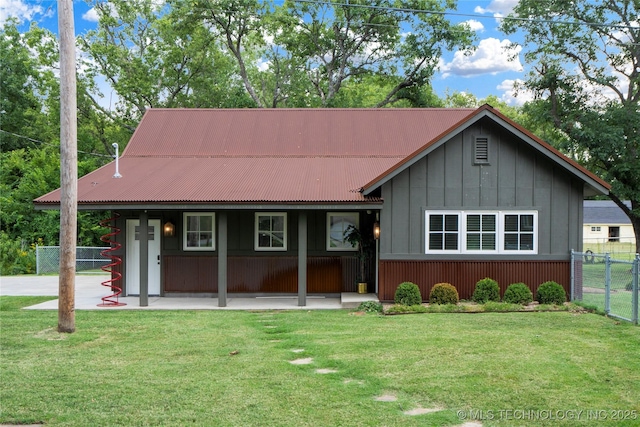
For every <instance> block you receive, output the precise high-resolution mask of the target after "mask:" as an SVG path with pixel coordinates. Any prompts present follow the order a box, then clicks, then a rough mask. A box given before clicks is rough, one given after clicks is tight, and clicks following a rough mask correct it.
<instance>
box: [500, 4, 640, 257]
mask: <svg viewBox="0 0 640 427" xmlns="http://www.w3.org/2000/svg"><path fill="white" fill-rule="evenodd" d="M639 14H640V3H638V1H637V0H604V1H599V2H593V1H588V0H575V1H568V0H520V2H519V3H518V5H517V6H516V7H515V8H514V10H513V13H512V14H511V15H510V16H509V17H507V19H505V20H504V21H503V24H502V28H503V30H504V31H505V32H507V33H508V34H510V33H514V32H516V31H519V30H523V31H524V32H525V47H526V48H527V51H526V53H525V59H526V61H527V62H528V63H531V64H534V65H533V66H532V70H531V72H530V74H529V76H528V78H527V81H526V82H525V86H526V87H527V88H528V89H530V90H532V91H533V92H534V93H535V94H536V97H537V98H536V101H535V102H534V103H532V104H531V105H530V106H528V110H527V111H528V112H529V114H530V115H532V116H533V115H535V117H536V119H537V120H538V121H539V122H545V121H546V122H550V123H553V125H554V126H555V128H556V129H557V130H558V131H559V136H560V138H558V141H556V142H557V144H558V145H559V147H560V148H561V149H562V150H564V151H565V152H567V153H569V155H571V156H572V157H574V158H575V159H576V160H578V161H579V162H581V163H582V164H584V165H585V166H587V167H588V168H590V169H591V170H593V171H595V172H596V173H597V174H599V175H600V176H601V177H602V178H603V179H605V180H607V181H608V182H610V183H611V185H612V188H611V192H610V194H609V197H611V199H612V200H613V201H614V202H615V203H616V204H617V205H618V206H619V207H620V209H622V210H623V211H624V213H625V214H626V215H627V216H628V217H629V218H630V220H631V223H632V224H633V227H634V232H635V237H636V252H640V185H639V184H638V183H640V104H639V103H640V49H638V46H640V23H639V22H638V16H639ZM509 18H525V19H509ZM624 200H630V201H631V208H629V207H627V206H626V205H625V204H624V203H623V201H624Z"/></svg>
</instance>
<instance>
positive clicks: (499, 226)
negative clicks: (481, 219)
mask: <svg viewBox="0 0 640 427" xmlns="http://www.w3.org/2000/svg"><path fill="white" fill-rule="evenodd" d="M460 214H461V215H462V227H461V229H462V231H463V233H464V237H461V238H460V240H462V245H461V246H459V247H460V253H463V254H475V255H486V254H497V253H500V245H501V244H502V234H501V232H502V224H501V219H500V218H501V217H502V216H501V215H500V211H461V212H460ZM469 215H495V216H496V231H495V233H496V249H492V250H490V249H486V250H481V249H477V250H473V249H467V216H469ZM474 233H475V232H474ZM480 233H482V231H480Z"/></svg>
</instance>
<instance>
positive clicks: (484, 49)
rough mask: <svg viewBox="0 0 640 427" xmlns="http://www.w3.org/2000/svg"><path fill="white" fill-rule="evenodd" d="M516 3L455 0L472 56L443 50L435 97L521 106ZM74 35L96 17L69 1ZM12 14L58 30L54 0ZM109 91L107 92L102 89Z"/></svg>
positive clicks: (2, 13)
mask: <svg viewBox="0 0 640 427" xmlns="http://www.w3.org/2000/svg"><path fill="white" fill-rule="evenodd" d="M517 2H518V0H458V9H457V11H456V13H457V14H455V15H449V16H448V18H449V19H450V20H451V21H453V22H467V23H468V24H469V26H470V27H471V28H472V29H473V30H474V31H475V32H476V34H477V36H478V43H479V44H478V49H477V50H476V51H475V52H474V53H473V54H472V55H464V54H463V53H462V52H447V53H446V54H445V55H444V56H443V58H442V61H441V64H440V72H439V73H438V74H437V75H436V76H435V77H434V79H433V81H432V84H433V87H434V89H435V90H436V93H437V94H438V95H440V96H444V95H445V94H446V93H447V92H449V93H450V92H454V91H458V92H468V93H472V94H473V95H475V96H476V97H477V98H479V99H481V98H485V97H487V96H488V95H495V96H497V97H498V98H500V99H502V100H503V101H505V102H507V103H508V104H511V105H520V104H522V103H523V102H525V101H526V100H528V98H527V97H526V95H524V96H523V95H520V96H519V97H517V98H516V97H514V96H513V95H514V94H513V83H514V82H515V81H517V80H522V79H524V75H525V70H526V64H523V62H522V54H521V53H518V56H517V57H516V58H515V59H513V60H510V59H509V54H508V53H507V52H506V51H505V49H504V48H505V47H506V46H507V45H508V44H510V43H511V42H514V41H515V42H518V41H520V40H519V39H518V38H514V37H513V36H512V37H511V38H508V37H507V36H505V35H504V34H503V33H501V32H500V31H499V30H498V26H499V24H500V22H499V17H501V16H505V15H507V14H508V13H509V12H510V11H511V9H512V8H513V7H514V6H515V5H516V4H517ZM73 6H74V13H75V29H76V34H81V33H84V32H86V31H87V30H89V29H92V28H94V27H95V25H96V22H95V19H96V15H95V14H94V13H92V10H91V8H90V7H89V5H87V3H85V2H84V1H81V0H74V2H73ZM9 16H15V17H17V18H18V19H20V20H21V22H24V23H25V26H26V25H28V22H30V21H36V22H37V23H38V25H39V26H41V27H44V28H47V29H50V30H52V31H54V32H57V26H58V23H57V1H56V0H0V22H2V21H4V20H5V19H6V18H7V17H9ZM103 92H104V93H109V91H103Z"/></svg>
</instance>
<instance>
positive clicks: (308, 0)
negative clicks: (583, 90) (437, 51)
mask: <svg viewBox="0 0 640 427" xmlns="http://www.w3.org/2000/svg"><path fill="white" fill-rule="evenodd" d="M293 1H294V2H296V3H311V4H326V5H333V6H342V7H353V8H363V9H375V10H388V11H393V12H405V13H416V14H421V13H423V14H427V15H443V16H444V15H450V16H461V17H466V18H478V19H499V20H505V21H506V20H511V21H520V22H531V23H540V24H567V25H580V26H585V25H586V26H588V27H603V28H615V29H628V30H640V27H638V26H633V25H621V24H606V23H598V22H578V21H558V20H553V19H535V18H520V17H516V16H486V15H478V14H473V13H462V12H447V11H440V10H424V9H412V8H405V7H392V6H375V5H368V4H367V5H365V4H353V3H349V2H348V0H347V2H346V3H334V2H330V1H326V0H293Z"/></svg>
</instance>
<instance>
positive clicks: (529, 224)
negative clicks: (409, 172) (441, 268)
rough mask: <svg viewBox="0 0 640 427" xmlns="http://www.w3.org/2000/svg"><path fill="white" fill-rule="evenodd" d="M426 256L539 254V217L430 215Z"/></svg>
mask: <svg viewBox="0 0 640 427" xmlns="http://www.w3.org/2000/svg"><path fill="white" fill-rule="evenodd" d="M425 218H426V236H425V246H426V247H425V250H426V253H477V254H491V253H494V254H509V253H518V254H522V253H531V254H535V253H537V251H538V249H537V233H538V231H537V227H538V213H537V212H535V211H529V212H508V211H494V212H491V211H486V212H473V211H459V212H452V211H439V212H437V211H427V212H425Z"/></svg>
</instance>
